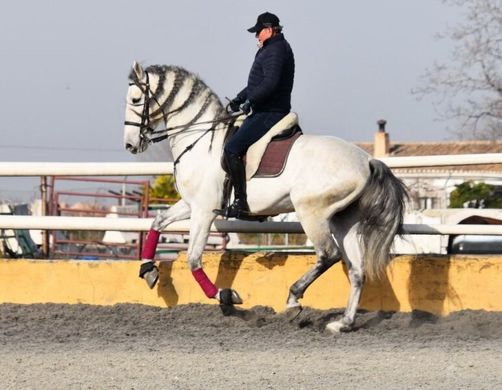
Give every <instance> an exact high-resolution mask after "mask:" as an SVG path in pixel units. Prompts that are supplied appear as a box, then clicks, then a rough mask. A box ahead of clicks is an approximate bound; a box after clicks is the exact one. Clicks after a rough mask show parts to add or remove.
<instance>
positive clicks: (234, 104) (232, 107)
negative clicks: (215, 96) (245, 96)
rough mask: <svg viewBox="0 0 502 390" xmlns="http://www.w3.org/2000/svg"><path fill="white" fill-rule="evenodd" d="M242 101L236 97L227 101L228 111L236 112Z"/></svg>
mask: <svg viewBox="0 0 502 390" xmlns="http://www.w3.org/2000/svg"><path fill="white" fill-rule="evenodd" d="M242 103H243V101H242V99H240V98H238V97H236V98H234V99H232V100H230V102H229V103H228V106H229V107H230V111H232V112H238V111H239V110H240V108H239V107H240V105H241V104H242Z"/></svg>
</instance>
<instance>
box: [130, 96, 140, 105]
mask: <svg viewBox="0 0 502 390" xmlns="http://www.w3.org/2000/svg"><path fill="white" fill-rule="evenodd" d="M140 100H141V97H137V98H132V104H138V103H139V101H140Z"/></svg>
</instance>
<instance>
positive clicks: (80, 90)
mask: <svg viewBox="0 0 502 390" xmlns="http://www.w3.org/2000/svg"><path fill="white" fill-rule="evenodd" d="M264 11H270V12H273V13H275V14H277V15H278V16H279V18H280V19H281V24H282V25H283V26H284V34H285V37H286V39H287V40H288V41H289V43H290V44H291V46H292V48H293V51H294V54H295V61H296V73H295V85H294V90H293V96H292V105H293V108H292V109H293V111H295V112H297V113H298V115H299V118H300V124H301V126H302V129H303V130H304V132H305V133H309V134H327V135H334V136H337V137H340V138H343V139H346V140H349V141H371V140H372V139H373V135H374V132H375V131H376V129H377V125H376V122H377V120H379V119H382V118H383V119H386V120H387V122H388V124H387V131H388V132H389V134H390V138H391V140H393V141H440V140H446V139H451V138H452V135H451V133H449V132H448V130H447V129H448V126H449V124H448V123H445V122H439V121H437V120H436V118H437V115H436V113H435V112H434V108H433V106H432V103H431V100H430V99H423V100H417V98H416V96H414V95H412V93H411V90H412V89H413V88H416V87H417V86H419V85H420V75H421V74H423V73H424V71H425V69H426V68H427V67H430V66H431V65H432V64H433V63H434V61H440V62H441V61H444V60H446V59H447V58H448V53H449V51H450V50H451V46H450V45H451V43H449V42H446V41H438V40H437V39H435V37H434V35H435V34H436V33H438V32H441V31H444V30H445V29H446V28H447V27H448V26H454V25H455V24H458V23H459V21H460V20H461V16H460V14H459V12H458V10H456V9H453V8H451V7H448V6H446V5H444V4H443V3H442V2H441V1H440V0H421V1H416V0H414V1H409V0H379V1H374V0H358V1H350V2H349V1H309V2H306V1H296V0H269V1H261V0H254V1H239V2H238V1H235V0H214V1H203V0H183V1H176V2H174V1H170V0H164V1H151V0H150V1H148V0H145V1H131V0H122V1H120V2H118V1H103V0H99V1H98V0H86V1H70V0H65V1H63V0H53V1H49V0H38V1H36V0H16V1H10V2H6V3H5V4H3V5H2V12H1V14H0V48H1V53H2V55H1V56H0V89H1V92H2V93H0V114H1V118H2V119H1V121H0V134H1V136H2V137H1V141H0V154H1V157H0V161H68V162H86V161H89V162H91V161H96V162H106V161H124V162H130V161H163V160H164V159H165V158H167V157H165V156H164V155H163V154H162V153H159V150H155V149H153V151H152V152H151V153H148V154H145V155H139V156H132V155H130V154H129V153H128V152H126V151H125V149H124V148H123V145H122V132H123V120H124V109H125V95H126V91H127V87H128V80H127V75H128V73H129V70H130V67H131V65H132V63H133V60H137V61H138V62H140V63H141V64H143V65H144V66H148V65H152V64H173V65H178V66H182V67H184V68H186V69H187V70H189V71H192V72H194V73H196V74H198V75H199V76H200V77H201V78H202V79H203V80H204V81H205V82H206V84H208V85H209V86H210V87H211V88H212V89H213V90H214V91H215V92H216V94H217V95H218V96H220V97H221V98H222V99H223V98H224V97H225V96H228V97H230V98H232V97H234V96H235V94H236V93H237V92H238V91H240V90H241V89H242V88H243V87H244V86H245V83H246V80H247V76H248V73H249V69H250V67H251V64H252V61H253V58H254V54H255V52H256V50H257V47H256V39H255V37H254V34H250V33H248V32H247V31H246V29H247V28H248V27H251V26H252V25H254V24H255V21H256V17H257V15H258V14H260V13H262V12H264ZM27 180H28V179H6V178H0V199H2V198H5V197H6V196H7V195H9V196H12V194H13V193H15V192H16V191H17V192H18V193H20V192H22V191H24V193H25V195H26V194H28V193H30V192H31V193H32V192H33V190H34V189H35V188H36V184H26V183H28V181H27Z"/></svg>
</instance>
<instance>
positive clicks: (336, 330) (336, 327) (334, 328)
mask: <svg viewBox="0 0 502 390" xmlns="http://www.w3.org/2000/svg"><path fill="white" fill-rule="evenodd" d="M326 330H327V331H328V332H330V333H332V334H334V335H338V334H340V333H342V332H350V331H351V330H352V326H350V325H347V324H346V323H344V322H343V321H333V322H330V323H329V324H328V325H326Z"/></svg>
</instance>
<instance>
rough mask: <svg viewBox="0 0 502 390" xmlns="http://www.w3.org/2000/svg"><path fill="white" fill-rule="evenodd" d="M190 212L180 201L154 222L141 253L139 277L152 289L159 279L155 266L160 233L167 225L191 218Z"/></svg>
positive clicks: (160, 214)
mask: <svg viewBox="0 0 502 390" xmlns="http://www.w3.org/2000/svg"><path fill="white" fill-rule="evenodd" d="M190 212H191V211H190V206H189V205H188V204H187V203H186V202H185V201H184V200H179V201H178V202H177V203H175V204H174V205H173V206H171V207H170V208H169V209H168V210H166V211H163V212H161V213H159V214H158V215H157V216H156V217H155V219H154V220H153V223H152V226H151V228H150V231H149V232H148V234H147V236H146V240H145V243H144V245H143V250H142V251H141V260H142V261H141V266H140V270H139V277H140V278H143V279H145V280H146V283H147V284H148V286H149V287H150V288H154V287H155V284H156V283H157V281H158V279H159V269H158V268H157V267H156V266H155V262H154V257H155V251H156V249H157V244H158V242H159V237H160V233H161V232H162V230H163V229H165V228H166V226H167V225H169V224H171V223H173V222H175V221H180V220H182V219H188V218H190Z"/></svg>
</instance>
